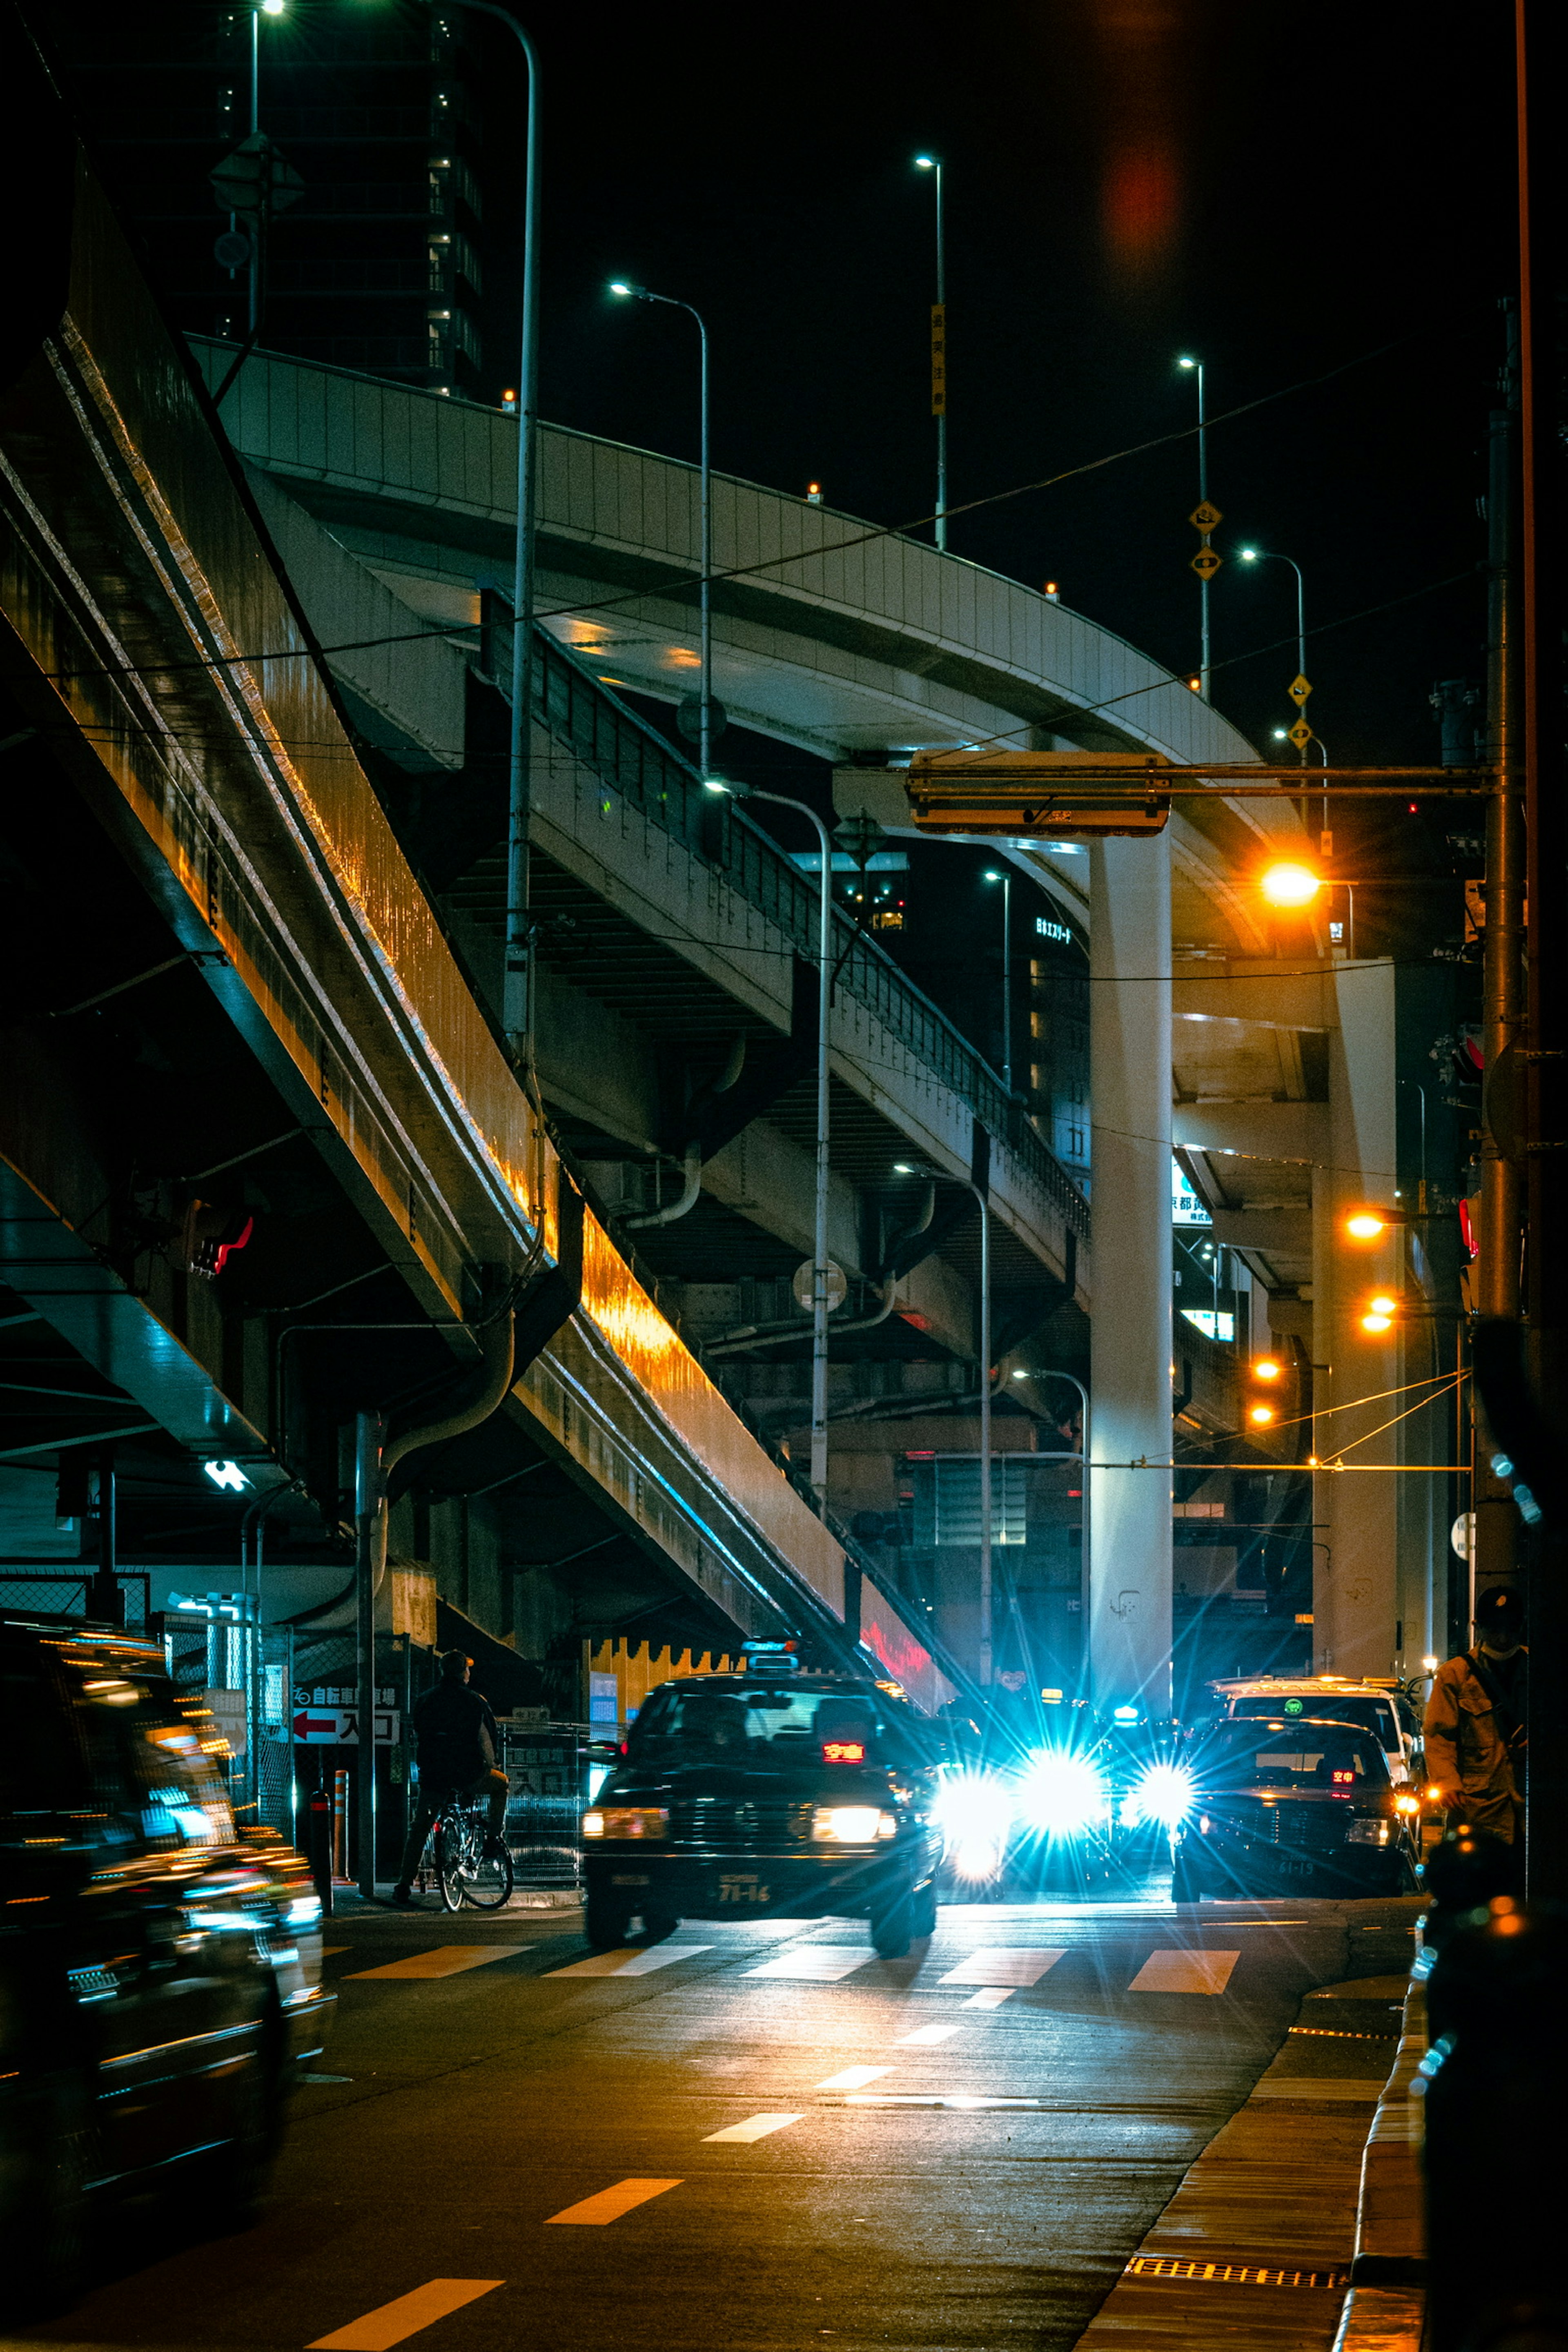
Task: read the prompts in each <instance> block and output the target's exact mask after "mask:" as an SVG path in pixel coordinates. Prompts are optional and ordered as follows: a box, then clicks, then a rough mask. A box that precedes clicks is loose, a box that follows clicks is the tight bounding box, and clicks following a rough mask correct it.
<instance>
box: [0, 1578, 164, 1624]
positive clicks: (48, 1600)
mask: <svg viewBox="0 0 1568 2352" xmlns="http://www.w3.org/2000/svg"><path fill="white" fill-rule="evenodd" d="M93 1573H94V1571H93V1570H92V1569H90V1568H79V1569H63V1570H58V1572H56V1571H46V1570H40V1569H31V1568H29V1569H5V1570H0V1608H5V1609H16V1610H21V1611H32V1610H37V1612H38V1613H39V1615H41V1616H47V1617H85V1616H86V1615H87V1613H88V1608H87V1594H88V1585H89V1580H90V1579H91V1578H92V1576H93ZM115 1582H116V1583H117V1584H118V1585H119V1587H120V1591H121V1598H122V1600H123V1601H124V1603H125V1619H124V1622H125V1630H126V1632H127V1633H140V1634H143V1635H144V1634H145V1633H147V1631H148V1629H149V1626H150V1624H151V1622H152V1615H153V1610H152V1589H153V1580H152V1578H151V1577H150V1576H149V1575H146V1574H145V1573H143V1572H142V1571H140V1570H136V1569H120V1570H117V1571H116V1573H115Z"/></svg>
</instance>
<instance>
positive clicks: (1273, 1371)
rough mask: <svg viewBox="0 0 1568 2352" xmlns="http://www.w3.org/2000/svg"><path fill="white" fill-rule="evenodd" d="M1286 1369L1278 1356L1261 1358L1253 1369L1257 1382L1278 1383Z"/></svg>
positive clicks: (1253, 1375)
mask: <svg viewBox="0 0 1568 2352" xmlns="http://www.w3.org/2000/svg"><path fill="white" fill-rule="evenodd" d="M1284 1369H1285V1367H1284V1366H1283V1364H1281V1363H1280V1361H1279V1358H1278V1357H1277V1356H1259V1358H1258V1361H1257V1362H1256V1363H1255V1364H1254V1365H1253V1367H1252V1377H1253V1379H1254V1380H1255V1381H1277V1380H1278V1379H1279V1375H1280V1373H1281V1372H1282V1371H1283V1370H1284Z"/></svg>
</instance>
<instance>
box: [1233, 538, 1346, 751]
mask: <svg viewBox="0 0 1568 2352" xmlns="http://www.w3.org/2000/svg"><path fill="white" fill-rule="evenodd" d="M1241 560H1242V562H1243V563H1288V564H1289V566H1290V569H1291V571H1292V572H1294V573H1295V575H1296V675H1297V677H1300V678H1305V677H1306V675H1307V590H1306V583H1304V581H1303V580H1302V578H1301V567H1300V564H1299V563H1298V562H1297V561H1296V559H1295V557H1294V556H1293V555H1277V554H1276V553H1275V552H1274V551H1273V550H1272V549H1271V548H1267V547H1244V548H1243V549H1242V551H1241ZM1306 715H1307V714H1306V712H1305V711H1303V712H1302V714H1301V717H1302V720H1303V722H1304V721H1305V719H1306ZM1306 764H1307V746H1306V745H1305V743H1303V744H1302V745H1301V765H1302V766H1303V767H1305V766H1306ZM1326 764H1327V763H1326V762H1325V765H1326Z"/></svg>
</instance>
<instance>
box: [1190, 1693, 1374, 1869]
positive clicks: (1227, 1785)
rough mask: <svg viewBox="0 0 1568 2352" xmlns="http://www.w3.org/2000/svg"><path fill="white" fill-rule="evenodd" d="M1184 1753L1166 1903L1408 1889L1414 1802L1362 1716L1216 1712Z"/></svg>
mask: <svg viewBox="0 0 1568 2352" xmlns="http://www.w3.org/2000/svg"><path fill="white" fill-rule="evenodd" d="M1185 1761H1186V1764H1187V1767H1188V1769H1189V1770H1190V1771H1191V1774H1192V1780H1193V1799H1192V1811H1191V1812H1190V1813H1189V1814H1188V1816H1187V1818H1186V1820H1185V1821H1184V1823H1183V1825H1182V1828H1181V1830H1180V1832H1179V1833H1178V1835H1177V1839H1176V1848H1175V1863H1174V1869H1173V1878H1172V1887H1171V1892H1172V1895H1173V1898H1174V1900H1175V1901H1176V1902H1178V1903H1196V1902H1198V1901H1200V1900H1201V1898H1202V1897H1203V1896H1204V1895H1219V1896H1222V1897H1235V1896H1237V1895H1261V1896H1268V1895H1411V1894H1414V1893H1415V1886H1416V1880H1415V1864H1416V1863H1417V1861H1418V1860H1419V1858H1420V1853H1419V1843H1418V1839H1419V1814H1420V1800H1419V1798H1418V1797H1416V1796H1415V1794H1414V1793H1413V1792H1412V1791H1411V1790H1409V1789H1408V1788H1407V1787H1405V1786H1396V1785H1395V1782H1394V1779H1393V1776H1392V1774H1391V1773H1390V1771H1389V1769H1388V1759H1387V1757H1386V1756H1385V1755H1384V1750H1383V1748H1382V1747H1381V1746H1380V1745H1379V1743H1378V1740H1377V1738H1376V1736H1375V1734H1374V1733H1373V1732H1371V1731H1369V1730H1368V1728H1367V1727H1366V1726H1365V1725H1364V1724H1363V1723H1357V1722H1333V1721H1331V1720H1327V1719H1321V1718H1318V1717H1301V1716H1286V1715H1283V1714H1279V1715H1274V1716H1269V1717H1250V1716H1237V1717H1222V1718H1221V1719H1220V1720H1219V1721H1218V1722H1215V1723H1213V1724H1211V1725H1209V1726H1208V1727H1207V1728H1206V1729H1205V1730H1204V1731H1202V1732H1200V1733H1199V1734H1197V1735H1196V1736H1195V1738H1194V1740H1193V1742H1192V1744H1191V1746H1190V1748H1188V1751H1187V1755H1186V1759H1185Z"/></svg>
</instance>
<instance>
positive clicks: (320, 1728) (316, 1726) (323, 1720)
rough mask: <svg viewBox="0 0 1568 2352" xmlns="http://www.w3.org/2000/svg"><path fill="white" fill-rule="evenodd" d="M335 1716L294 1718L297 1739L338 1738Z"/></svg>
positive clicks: (300, 1716) (301, 1716)
mask: <svg viewBox="0 0 1568 2352" xmlns="http://www.w3.org/2000/svg"><path fill="white" fill-rule="evenodd" d="M337 1729H338V1718H337V1717H336V1716H335V1715H297V1716H296V1717H294V1737H295V1738H296V1739H333V1738H336V1737H337Z"/></svg>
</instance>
